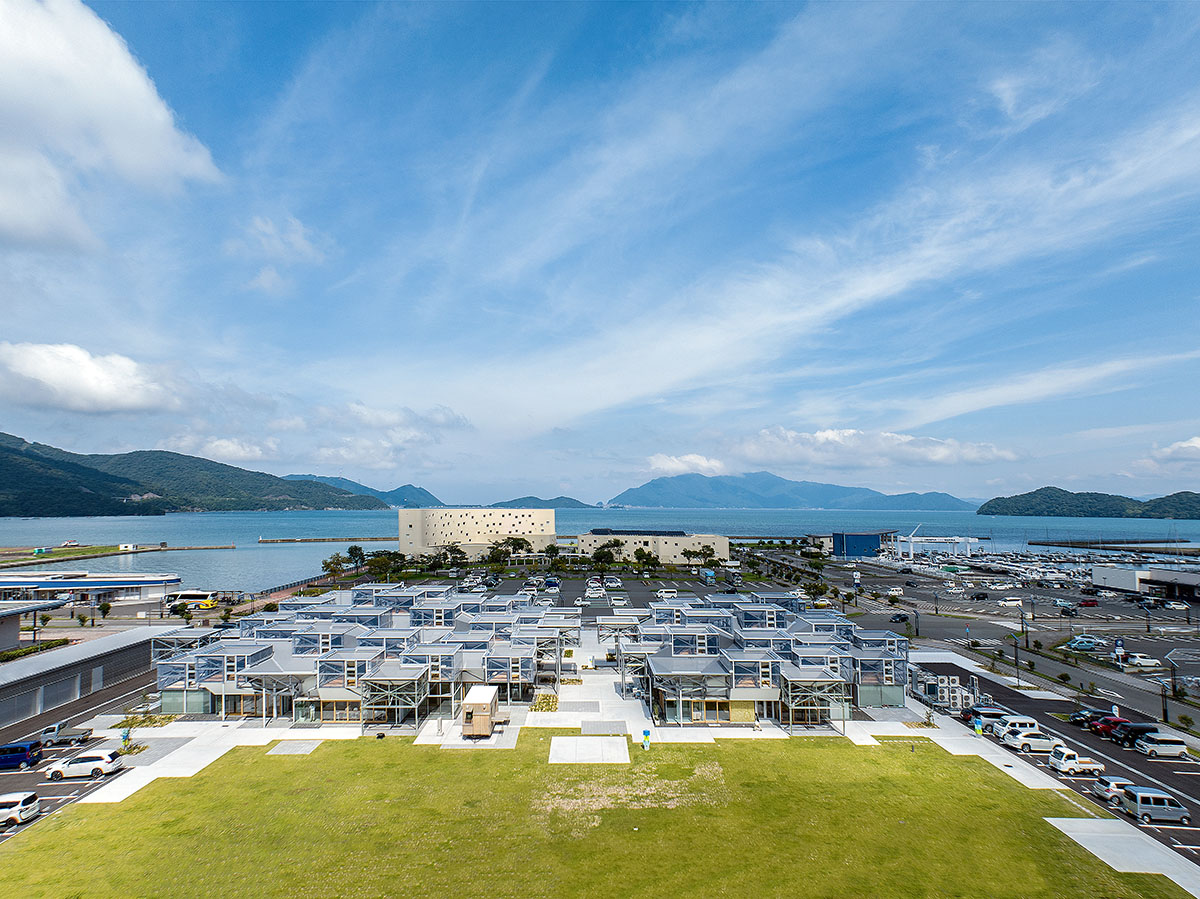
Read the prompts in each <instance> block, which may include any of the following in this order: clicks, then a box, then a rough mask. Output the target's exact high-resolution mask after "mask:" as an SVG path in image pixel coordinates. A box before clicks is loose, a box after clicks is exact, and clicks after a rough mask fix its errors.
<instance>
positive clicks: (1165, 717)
mask: <svg viewBox="0 0 1200 899" xmlns="http://www.w3.org/2000/svg"><path fill="white" fill-rule="evenodd" d="M1158 687H1159V689H1160V690H1162V705H1163V709H1162V712H1163V719H1162V720H1163V723H1164V724H1167V723H1169V722H1170V720H1171V718H1170V716H1169V715H1167V684H1166V682H1165V681H1164V682H1161V683H1159V685H1158Z"/></svg>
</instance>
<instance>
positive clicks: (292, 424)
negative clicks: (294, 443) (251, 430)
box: [267, 415, 308, 431]
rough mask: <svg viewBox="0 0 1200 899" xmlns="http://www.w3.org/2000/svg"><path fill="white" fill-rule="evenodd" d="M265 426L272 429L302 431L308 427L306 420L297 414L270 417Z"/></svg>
mask: <svg viewBox="0 0 1200 899" xmlns="http://www.w3.org/2000/svg"><path fill="white" fill-rule="evenodd" d="M267 428H268V429H269V430H272V431H304V430H307V429H308V422H306V421H305V420H304V419H303V418H302V417H301V416H299V415H292V416H289V417H287V418H275V419H272V420H271V421H269V422H267Z"/></svg>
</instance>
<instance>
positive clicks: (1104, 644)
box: [1075, 634, 1109, 649]
mask: <svg viewBox="0 0 1200 899" xmlns="http://www.w3.org/2000/svg"><path fill="white" fill-rule="evenodd" d="M1075 637H1076V638H1077V639H1083V640H1091V641H1092V642H1093V643H1095V644H1096V645H1097V646H1099V647H1100V648H1101V649H1104V648H1105V647H1107V646H1108V645H1109V641H1108V640H1106V639H1105V638H1104V637H1100V636H1097V635H1096V634H1076V635H1075Z"/></svg>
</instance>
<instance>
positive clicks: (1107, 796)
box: [1092, 774, 1133, 806]
mask: <svg viewBox="0 0 1200 899" xmlns="http://www.w3.org/2000/svg"><path fill="white" fill-rule="evenodd" d="M1131 786H1133V781H1131V780H1126V779H1125V778H1124V777H1116V776H1113V775H1108V774H1105V775H1103V776H1101V777H1097V778H1096V782H1095V783H1094V784H1092V795H1093V796H1099V797H1100V798H1101V799H1103V800H1104V801H1105V802H1107V803H1108V804H1109V805H1112V806H1119V805H1120V804H1121V794H1122V792H1124V790H1125V788H1126V787H1131Z"/></svg>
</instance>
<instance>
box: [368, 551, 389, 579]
mask: <svg viewBox="0 0 1200 899" xmlns="http://www.w3.org/2000/svg"><path fill="white" fill-rule="evenodd" d="M367 574H369V575H370V576H371V579H372V580H376V581H387V580H389V579H390V578H391V575H392V560H391V559H387V558H380V557H378V556H376V557H374V558H370V559H367Z"/></svg>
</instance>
